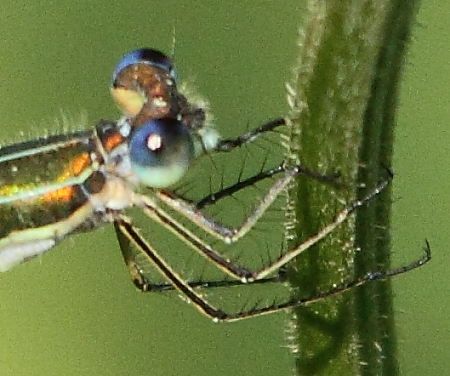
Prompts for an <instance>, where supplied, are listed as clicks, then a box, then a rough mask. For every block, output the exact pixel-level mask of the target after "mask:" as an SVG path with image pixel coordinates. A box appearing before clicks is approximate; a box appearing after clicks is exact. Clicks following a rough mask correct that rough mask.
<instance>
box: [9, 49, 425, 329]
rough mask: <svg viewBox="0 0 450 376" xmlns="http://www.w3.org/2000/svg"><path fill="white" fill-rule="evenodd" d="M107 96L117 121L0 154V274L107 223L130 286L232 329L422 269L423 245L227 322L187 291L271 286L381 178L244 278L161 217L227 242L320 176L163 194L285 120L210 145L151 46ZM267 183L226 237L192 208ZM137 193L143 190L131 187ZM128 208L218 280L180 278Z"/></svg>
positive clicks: (297, 169)
mask: <svg viewBox="0 0 450 376" xmlns="http://www.w3.org/2000/svg"><path fill="white" fill-rule="evenodd" d="M111 93H112V96H113V98H114V99H115V101H116V103H117V104H118V105H119V107H120V108H121V110H122V111H123V114H124V116H123V117H122V118H121V119H119V120H118V121H105V120H102V121H100V122H98V124H97V125H95V126H94V127H93V129H91V130H86V131H79V132H75V133H71V134H62V135H56V136H51V137H46V138H41V139H36V140H32V141H28V142H24V143H21V144H16V145H12V146H7V147H4V148H1V149H0V184H1V185H0V220H1V223H2V224H1V226H0V270H2V271H4V270H7V269H9V268H11V267H12V266H14V265H16V264H18V263H20V262H22V261H25V260H28V259H30V258H33V257H35V256H37V255H40V254H42V253H44V252H45V251H47V250H49V249H50V248H52V247H53V246H55V245H56V244H57V243H59V242H60V241H62V240H64V239H65V238H66V237H67V236H69V235H70V234H72V233H75V232H80V231H86V230H92V229H95V228H96V227H99V226H101V225H104V224H107V223H113V224H114V227H115V230H116V234H117V238H118V241H119V244H120V248H121V250H122V254H123V256H124V260H125V263H126V265H127V267H128V269H129V271H130V275H131V278H132V280H133V282H134V284H135V285H136V286H137V287H138V288H139V289H141V290H142V291H163V290H170V289H175V290H178V291H179V292H180V293H181V294H182V295H183V296H185V297H186V298H187V299H188V300H189V301H191V302H192V303H193V304H194V305H195V306H196V307H197V308H198V310H199V311H201V312H202V313H204V314H206V315H208V316H210V317H212V318H213V319H215V320H217V321H235V320H239V319H243V318H248V317H253V316H257V315H261V314H266V313H271V312H276V311H279V310H281V309H286V308H289V307H292V306H296V305H301V304H306V303H309V302H313V301H317V300H320V299H323V298H324V297H326V296H330V295H333V294H337V293H340V292H342V291H345V290H347V289H349V288H351V287H353V286H356V285H360V284H363V283H365V282H367V281H371V280H374V279H380V278H385V277H387V276H390V275H395V274H400V273H403V272H405V271H407V270H410V269H413V268H416V267H417V266H419V265H421V264H423V263H425V262H426V261H428V259H429V250H428V248H427V252H426V256H425V257H424V258H423V259H420V260H418V261H415V262H414V263H412V264H410V265H408V266H406V267H403V268H399V269H395V270H391V271H387V272H384V273H369V274H367V275H366V276H365V277H364V278H362V279H358V280H355V281H351V282H349V283H346V284H342V285H339V286H337V287H334V288H333V289H331V290H330V291H328V292H325V293H322V294H319V295H317V296H311V297H309V298H306V299H303V300H301V301H298V300H287V301H285V302H281V303H277V304H272V305H269V306H266V307H257V308H253V309H249V310H245V311H240V312H234V313H229V312H224V311H223V310H221V309H220V308H217V307H214V306H212V305H211V304H210V303H209V302H208V301H207V300H206V299H205V298H204V297H203V295H202V294H201V292H200V291H199V288H212V287H218V286H219V287H226V286H233V285H236V284H249V283H261V282H276V281H279V280H280V278H281V275H280V274H279V270H280V268H283V267H284V266H285V265H286V264H287V263H288V262H289V261H290V260H292V259H293V258H295V257H297V256H298V255H299V254H300V253H302V252H304V251H305V250H307V249H308V248H309V247H311V246H312V245H313V244H315V243H317V242H318V241H320V240H321V239H323V238H324V237H326V236H327V235H328V234H329V233H330V232H332V231H333V230H334V229H335V228H336V227H337V226H339V225H340V224H341V223H342V222H344V221H345V220H346V219H347V218H348V216H349V215H350V214H351V213H353V212H354V211H355V210H356V209H357V208H358V207H360V206H362V205H364V204H366V203H367V202H368V201H370V200H371V199H372V198H373V197H374V196H376V195H378V193H380V192H381V191H382V190H383V189H384V188H385V187H386V185H387V184H388V182H389V180H390V176H389V177H388V178H387V179H386V181H384V182H382V183H380V185H379V186H377V187H375V188H374V189H373V190H372V192H371V193H369V194H368V195H367V196H365V197H363V198H362V199H361V200H358V201H355V202H352V203H350V204H349V205H348V206H347V207H345V208H344V209H343V210H341V211H340V212H339V213H337V214H336V216H335V218H334V219H333V220H332V221H331V222H330V223H329V224H328V225H326V226H325V227H324V228H322V229H321V230H320V231H319V232H318V233H317V234H315V235H312V236H310V237H309V238H308V239H307V240H306V241H304V242H303V243H300V244H299V245H297V246H296V247H294V248H293V249H291V250H288V251H286V252H285V253H282V254H281V255H279V257H277V258H275V259H274V260H271V261H270V262H269V263H267V265H264V266H263V267H261V268H259V269H256V270H251V269H250V268H247V267H245V266H244V265H238V264H236V263H233V262H232V261H231V260H229V259H228V258H227V257H225V256H223V255H221V253H219V252H218V251H217V250H215V249H214V248H213V247H212V246H211V245H210V244H208V243H207V242H206V241H204V240H202V239H201V238H200V236H198V235H197V234H196V233H194V232H193V231H192V230H189V229H188V228H186V227H185V226H184V225H182V224H181V223H180V222H179V221H177V220H176V219H175V218H174V215H173V213H176V214H177V215H179V216H181V217H185V218H187V219H188V220H190V221H191V222H192V223H193V225H195V226H197V227H198V228H199V229H201V230H202V232H206V233H207V234H209V236H212V237H214V238H216V239H219V240H220V241H222V242H224V243H225V244H232V243H235V242H237V241H238V240H239V239H241V238H242V237H243V236H245V235H246V234H247V233H248V232H249V230H250V229H251V228H252V227H253V226H254V225H255V224H256V223H257V222H258V220H259V219H260V218H261V217H262V216H263V215H264V214H265V212H266V210H267V209H268V208H269V207H270V205H271V204H272V203H273V202H274V201H275V199H276V198H277V197H278V195H279V194H280V193H281V192H282V191H283V190H285V189H286V187H287V186H288V185H289V183H290V182H291V181H292V180H293V179H295V178H296V177H297V176H298V175H299V174H305V175H308V176H310V177H311V178H315V179H317V180H322V181H329V180H330V177H328V176H322V175H320V174H317V173H314V172H313V171H310V170H308V169H306V168H304V167H303V166H299V165H298V166H286V165H285V164H284V163H281V164H280V165H279V166H276V167H274V168H271V169H268V170H266V171H262V172H259V173H258V174H256V175H254V176H251V177H250V178H248V179H245V180H241V181H239V182H238V183H236V184H234V185H230V186H228V187H226V188H224V189H222V190H220V191H218V192H214V193H212V194H211V195H208V196H207V197H205V198H204V199H202V200H200V201H198V202H197V203H195V202H192V201H189V200H185V199H184V198H183V197H180V196H179V195H177V194H175V193H174V192H173V191H172V190H171V189H170V188H171V187H172V186H173V185H174V184H175V183H177V182H178V181H180V179H182V178H183V176H184V175H185V174H186V172H187V171H188V169H189V168H190V167H191V165H192V162H193V161H194V160H195V159H197V158H200V157H202V156H204V155H208V154H212V153H220V152H230V151H232V150H233V149H235V148H237V147H240V146H242V145H244V144H246V143H249V142H251V141H253V140H254V139H255V138H257V137H258V136H259V135H261V134H263V133H266V132H271V131H272V130H274V129H275V128H277V127H279V126H283V125H285V121H284V120H283V119H277V120H274V121H271V122H269V123H267V124H265V125H263V126H261V127H258V128H256V129H254V130H253V131H250V132H248V133H246V134H244V135H241V136H239V137H237V138H235V139H228V140H226V139H222V138H221V137H220V135H219V134H218V132H217V131H216V130H215V129H214V128H213V126H212V124H210V122H209V120H208V116H207V113H206V112H205V109H204V108H203V106H202V104H199V103H193V102H191V101H189V99H188V98H186V97H185V96H184V95H183V94H182V93H181V92H180V90H179V89H178V86H177V74H176V71H175V68H174V66H173V64H172V62H171V61H170V59H169V58H168V57H167V56H165V55H164V54H162V53H161V52H159V51H155V50H151V49H141V50H136V51H132V52H130V53H129V54H127V55H125V56H124V57H123V58H122V59H121V60H120V61H119V63H118V65H117V67H116V68H115V70H114V73H113V78H112V85H111ZM274 176H278V178H277V180H275V183H274V184H273V185H272V186H271V187H270V188H269V190H268V191H267V192H266V193H265V195H263V197H262V199H261V200H260V201H259V202H257V203H256V205H255V207H254V209H253V211H252V212H251V214H250V215H249V216H248V217H246V218H245V219H244V220H243V221H242V223H241V224H240V225H239V226H237V227H236V228H230V227H227V226H225V225H223V224H221V223H219V222H218V221H215V220H214V219H213V218H210V217H208V216H206V215H205V214H204V213H203V212H202V208H203V207H204V206H206V205H209V204H214V203H215V202H217V201H218V200H220V199H221V198H223V197H225V196H229V195H232V194H233V193H235V192H237V191H238V190H241V189H245V188H246V187H248V186H250V185H253V184H255V182H258V181H261V180H264V179H267V178H272V177H274ZM331 179H332V178H331ZM142 187H145V188H146V189H145V190H142V189H141V188H142ZM141 192H144V193H141ZM162 204H163V205H162ZM163 206H164V207H163ZM131 207H136V208H139V209H141V210H142V212H143V213H144V214H145V215H146V216H147V217H148V218H150V219H152V220H153V221H155V222H156V223H158V224H160V225H162V226H163V227H165V228H167V229H168V230H169V231H170V232H171V233H172V235H175V236H176V237H178V238H179V239H181V240H182V241H183V242H184V243H186V244H187V245H188V246H189V247H191V248H192V249H193V250H194V251H195V252H198V253H199V254H200V255H201V256H203V257H204V258H205V259H206V260H208V261H209V262H210V263H211V264H213V265H215V266H217V267H218V268H219V270H221V272H223V273H224V274H225V275H226V276H227V277H228V279H224V280H223V281H212V282H208V281H186V280H185V279H183V278H182V277H181V275H180V274H179V273H178V272H177V271H176V270H174V268H172V266H171V265H170V264H169V263H168V262H167V261H166V260H165V259H164V258H163V257H162V256H161V255H160V254H159V253H158V250H156V249H155V248H153V246H152V245H151V239H145V238H144V237H143V236H142V235H141V233H140V232H139V231H138V230H137V228H136V227H135V226H134V225H133V222H132V220H130V219H129V218H128V217H127V216H126V215H125V212H126V210H127V209H129V208H131ZM165 208H167V209H169V210H171V211H173V213H169V211H168V210H166V209H165ZM136 250H137V252H139V253H140V254H141V255H143V256H144V257H145V258H146V259H147V261H149V262H150V263H151V264H152V265H153V267H154V268H156V270H158V271H159V272H160V273H161V275H162V276H164V278H165V280H166V282H163V283H155V282H152V281H151V280H148V279H147V277H146V275H145V273H144V272H143V270H142V269H141V266H140V263H139V262H138V261H137V260H136ZM230 277H231V279H230Z"/></svg>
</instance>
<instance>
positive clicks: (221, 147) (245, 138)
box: [214, 118, 286, 152]
mask: <svg viewBox="0 0 450 376" xmlns="http://www.w3.org/2000/svg"><path fill="white" fill-rule="evenodd" d="M283 125H286V120H285V119H282V118H280V119H275V120H272V121H269V122H268V123H266V124H264V125H262V126H260V127H258V128H255V129H253V130H251V131H250V132H247V133H245V134H243V135H241V136H239V137H236V138H230V139H225V140H221V141H219V143H218V144H217V146H216V147H215V148H214V150H215V151H217V152H229V151H231V150H233V149H235V148H237V147H240V146H242V145H245V144H248V143H249V142H252V141H253V140H255V139H256V138H257V137H259V136H260V135H262V134H263V133H266V132H272V131H273V130H274V129H275V128H278V127H280V126H283Z"/></svg>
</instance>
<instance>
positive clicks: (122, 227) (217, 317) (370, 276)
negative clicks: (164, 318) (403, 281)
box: [116, 218, 431, 322]
mask: <svg viewBox="0 0 450 376" xmlns="http://www.w3.org/2000/svg"><path fill="white" fill-rule="evenodd" d="M116 229H117V230H118V231H119V232H121V234H122V235H121V236H123V239H127V241H128V242H132V243H133V244H134V246H135V247H137V248H138V249H140V250H141V251H142V252H143V253H144V254H145V255H146V256H147V258H148V259H149V261H150V262H151V263H152V264H153V265H154V266H155V267H156V268H157V269H158V271H159V272H160V273H161V274H162V275H163V276H164V277H165V278H167V280H168V281H169V283H170V284H171V285H172V286H173V287H174V289H176V290H178V291H179V292H180V293H181V294H182V295H184V296H185V297H186V298H187V299H188V300H189V301H190V302H191V303H192V304H193V305H194V306H195V307H196V308H197V310H198V311H200V312H201V313H203V314H204V315H206V316H208V317H210V318H212V319H213V320H214V321H216V322H218V321H222V322H232V321H239V320H243V319H247V318H251V317H255V316H261V315H266V314H269V313H274V312H278V311H281V310H285V309H288V308H291V307H296V306H301V305H308V304H311V303H314V302H317V301H320V300H323V299H325V298H327V297H330V296H333V295H336V294H341V293H343V292H345V291H347V290H350V289H352V288H354V287H357V286H361V285H363V284H365V283H368V282H372V281H376V280H380V279H385V278H389V277H393V276H395V275H399V274H403V273H406V272H408V271H411V270H413V269H416V268H418V267H420V266H422V265H424V264H425V263H427V262H428V261H429V260H430V258H431V251H430V247H429V244H428V242H427V243H426V247H425V255H424V256H423V257H422V258H420V259H418V260H415V261H414V262H412V263H410V264H408V265H405V266H402V267H400V268H396V269H391V270H389V271H387V272H374V273H367V274H366V275H365V276H364V277H362V278H359V279H355V280H353V281H350V282H348V283H345V284H342V285H339V286H336V287H333V288H332V289H330V290H329V291H326V292H323V293H319V294H316V295H313V296H310V297H307V298H303V299H299V300H288V301H286V302H283V303H280V304H272V305H269V306H266V307H262V308H254V309H250V310H247V311H241V312H237V313H226V312H224V311H222V310H220V309H218V308H216V307H214V306H212V305H211V304H210V303H208V302H207V301H206V300H205V299H204V298H203V297H202V296H201V294H200V293H199V292H197V291H196V290H195V289H194V288H193V287H192V286H190V285H189V283H188V282H186V281H185V280H184V279H183V278H182V277H181V276H180V275H179V274H178V273H176V272H175V271H174V270H173V269H172V268H171V267H170V265H168V264H167V263H166V262H165V261H164V259H163V258H162V257H161V256H160V255H159V254H158V253H157V252H156V251H155V250H154V249H153V248H152V247H151V246H150V244H148V243H147V242H146V241H145V239H144V238H143V237H142V236H141V235H140V234H139V233H138V232H137V230H136V229H135V228H134V227H133V226H132V224H131V223H130V222H129V221H128V220H126V219H125V218H122V219H119V220H117V221H116ZM149 291H151V290H149Z"/></svg>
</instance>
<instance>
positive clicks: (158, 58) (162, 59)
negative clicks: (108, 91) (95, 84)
mask: <svg viewBox="0 0 450 376" xmlns="http://www.w3.org/2000/svg"><path fill="white" fill-rule="evenodd" d="M134 64H146V65H150V66H153V67H157V68H160V69H163V70H164V71H166V72H167V73H168V74H169V75H170V77H172V78H173V79H174V80H175V81H176V79H177V72H176V71H175V67H174V66H173V63H172V60H170V59H169V58H168V57H167V56H166V55H164V54H163V53H162V52H161V51H158V50H153V49H151V48H140V49H137V50H134V51H131V52H128V53H127V54H126V55H124V56H123V57H122V59H120V60H119V62H118V63H117V65H116V67H115V68H114V72H113V76H112V82H113V83H114V81H115V80H116V78H117V75H118V74H119V73H120V72H121V71H122V70H123V69H125V68H127V67H129V66H130V65H134Z"/></svg>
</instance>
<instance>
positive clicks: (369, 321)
mask: <svg viewBox="0 0 450 376" xmlns="http://www.w3.org/2000/svg"><path fill="white" fill-rule="evenodd" d="M417 6H418V2H417V1H411V0H392V1H388V0H378V1H375V0H372V1H369V0H351V1H339V0H328V1H325V0H322V1H320V0H315V1H313V0H310V1H308V13H307V21H306V23H305V26H304V29H303V32H302V34H301V37H300V43H299V46H300V56H299V60H298V64H297V67H296V68H297V70H296V77H295V80H294V82H293V83H292V84H290V86H289V97H288V99H289V104H290V106H291V114H290V120H291V122H292V126H291V131H290V134H289V135H288V141H287V160H288V161H289V162H290V163H299V162H301V163H302V164H304V165H306V166H308V167H309V168H313V169H317V170H318V171H321V172H323V173H333V172H339V173H340V174H341V181H342V182H343V183H344V184H345V187H344V188H343V189H339V190H337V189H334V190H333V189H331V188H330V187H329V186H325V185H321V184H319V183H317V182H314V181H311V180H308V179H300V180H299V181H298V182H296V184H295V186H293V187H292V188H291V189H290V195H289V202H288V212H287V214H288V215H287V218H288V223H287V238H288V239H289V241H288V243H289V246H294V245H295V244H298V242H299V241H301V239H304V238H305V237H308V236H311V235H312V234H314V233H315V232H316V231H317V230H318V229H319V228H321V227H322V226H323V225H324V224H325V223H328V222H329V221H331V220H332V218H333V216H334V214H335V213H336V212H337V211H339V210H340V208H342V205H343V203H348V202H350V201H351V200H354V199H356V198H357V197H361V196H362V195H364V192H366V189H369V190H370V189H371V188H373V187H375V186H376V185H377V184H378V182H380V181H382V180H383V179H385V178H386V171H385V169H384V168H383V165H385V166H390V163H391V160H392V152H393V151H392V143H393V128H394V123H395V113H396V106H397V97H398V89H399V79H400V76H401V71H402V66H403V63H404V56H405V49H406V44H407V43H406V42H408V40H409V38H410V33H411V25H412V24H413V21H414V18H415V13H416V9H417ZM359 187H365V189H359ZM389 216H390V192H389V190H388V191H386V192H383V194H382V195H380V196H379V197H378V198H377V199H376V200H375V201H373V202H371V203H370V204H369V205H368V206H367V207H365V208H363V209H361V210H358V212H357V213H356V215H355V216H353V217H352V218H351V219H350V220H348V221H347V222H346V223H344V224H343V225H342V226H341V227H340V228H339V229H337V230H336V231H334V232H333V233H332V234H331V235H330V236H328V237H327V239H325V240H324V241H322V242H320V243H319V244H317V245H316V246H314V247H313V249H309V250H308V251H307V252H305V253H304V254H303V255H302V256H301V257H299V258H298V260H297V261H296V263H295V265H293V266H292V268H291V270H290V279H291V283H292V285H293V286H294V287H295V289H296V292H297V293H298V294H299V296H309V295H313V294H314V293H315V292H317V291H326V290H327V288H328V289H329V288H330V287H331V286H333V284H339V283H343V282H345V281H350V280H352V279H354V278H355V275H356V276H361V275H363V274H365V273H366V272H369V271H376V270H385V269H388V268H389V252H390V232H389ZM357 249H360V251H357ZM355 292H356V294H348V293H347V294H343V295H341V296H336V297H333V298H332V299H326V301H324V302H323V303H322V302H321V303H320V304H314V305H312V306H308V307H300V308H299V309H298V310H296V312H295V314H296V317H295V324H296V325H295V331H296V332H295V335H294V337H295V338H297V342H296V343H295V349H296V352H297V354H298V361H297V366H298V371H299V373H300V374H301V375H312V374H314V375H321V374H324V375H325V374H326V375H396V374H398V365H397V361H396V357H395V348H396V340H395V337H396V336H395V330H394V329H395V328H394V319H393V310H392V296H391V288H390V284H389V282H388V281H387V282H376V283H370V284H367V285H365V286H364V287H361V288H358V289H356V290H355Z"/></svg>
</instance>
